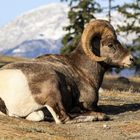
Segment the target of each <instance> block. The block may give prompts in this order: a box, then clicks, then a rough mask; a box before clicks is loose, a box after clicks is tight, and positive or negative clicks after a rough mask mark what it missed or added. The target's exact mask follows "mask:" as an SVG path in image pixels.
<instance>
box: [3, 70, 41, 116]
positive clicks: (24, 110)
mask: <svg viewBox="0 0 140 140" xmlns="http://www.w3.org/2000/svg"><path fill="white" fill-rule="evenodd" d="M0 98H2V100H3V101H4V103H5V105H6V108H7V110H8V112H7V114H8V115H10V116H15V117H25V116H27V115H28V114H30V113H31V112H34V111H35V110H38V109H40V108H41V107H42V106H41V105H39V104H37V103H36V102H35V100H34V98H33V96H32V94H31V91H30V89H29V85H28V81H27V78H26V76H25V74H24V73H23V72H22V71H21V70H16V69H8V70H0Z"/></svg>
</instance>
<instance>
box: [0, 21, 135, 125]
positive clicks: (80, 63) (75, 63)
mask: <svg viewBox="0 0 140 140" xmlns="http://www.w3.org/2000/svg"><path fill="white" fill-rule="evenodd" d="M132 63H133V57H132V55H131V54H130V53H129V52H128V51H127V50H126V49H125V48H123V47H122V45H121V44H120V42H119V41H118V40H117V36H116V34H115V30H114V28H113V27H112V26H111V25H110V24H109V22H108V21H105V20H95V21H91V22H90V23H89V24H88V25H87V26H86V27H85V29H84V31H83V34H82V36H81V41H80V43H79V45H78V46H77V48H76V49H75V50H74V51H73V52H72V53H70V54H68V55H44V56H41V57H38V58H37V59H36V60H34V61H30V62H28V61H25V62H16V63H11V64H8V65H6V66H4V67H3V68H2V69H1V70H0V98H1V100H2V101H3V102H4V103H5V106H6V111H5V112H6V114H7V115H9V116H15V117H25V118H26V119H28V120H34V121H41V120H43V119H44V113H43V112H42V111H41V108H43V107H46V108H47V109H48V110H49V112H50V113H51V115H52V116H53V118H54V120H55V122H56V123H62V122H63V123H64V122H69V121H70V119H69V118H70V117H69V116H70V115H69V113H70V112H71V111H72V110H73V109H74V108H76V107H78V108H80V110H82V111H85V112H87V111H94V110H96V109H98V106H97V103H98V90H99V88H100V86H101V83H102V80H103V76H104V73H105V72H106V71H107V70H108V69H109V68H111V67H129V66H130V65H131V64H132ZM96 115H97V116H96V117H95V116H94V115H93V118H94V119H95V118H96V119H98V120H100V119H101V120H102V119H105V118H104V117H103V118H100V116H99V115H98V113H97V114H96ZM79 118H80V117H79ZM81 118H82V117H81ZM81 118H80V119H81ZM93 118H92V120H94V119H93ZM75 119H77V121H78V117H77V118H73V119H72V120H75ZM72 120H71V121H72Z"/></svg>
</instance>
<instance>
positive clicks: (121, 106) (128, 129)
mask: <svg viewBox="0 0 140 140" xmlns="http://www.w3.org/2000/svg"><path fill="white" fill-rule="evenodd" d="M114 81H115V79H114V78H108V79H107V80H106V81H104V86H105V87H106V88H105V89H104V91H103V92H102V93H101V94H100V101H99V105H100V107H101V108H102V110H103V112H105V113H106V114H107V115H108V116H110V118H111V120H110V121H102V122H93V123H78V124H61V125H56V124H55V123H54V122H52V123H49V122H45V121H44V122H31V121H27V120H24V119H20V118H12V117H8V116H2V115H0V139H6V140H7V139H8V140H11V139H12V140H13V139H15V140H26V139H27V140H30V139H31V140H44V139H45V140H103V139H104V140H131V139H133V140H134V139H135V140H139V139H140V92H139V91H140V87H139V86H140V78H136V79H135V78H133V79H130V81H131V82H130V84H129V85H125V86H124V89H123V86H122V84H120V85H119V83H118V84H117V83H114ZM115 82H117V80H116V81H115ZM135 83H137V84H135ZM116 85H117V87H116ZM132 89H133V90H132Z"/></svg>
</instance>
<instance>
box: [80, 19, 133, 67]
mask: <svg viewBox="0 0 140 140" xmlns="http://www.w3.org/2000/svg"><path fill="white" fill-rule="evenodd" d="M81 43H82V48H83V50H84V52H85V54H86V55H87V56H88V57H89V58H90V59H92V60H93V61H97V62H104V63H106V64H108V65H110V66H116V67H129V66H131V65H132V64H133V62H134V59H133V56H132V55H131V54H130V53H129V51H128V50H127V49H126V48H124V47H123V46H122V45H121V43H120V42H119V41H118V40H117V36H116V33H115V30H114V28H113V27H112V26H111V25H110V23H109V22H108V21H105V20H95V21H91V22H90V23H89V24H88V25H87V26H86V27H85V29H84V32H83V34H82V38H81Z"/></svg>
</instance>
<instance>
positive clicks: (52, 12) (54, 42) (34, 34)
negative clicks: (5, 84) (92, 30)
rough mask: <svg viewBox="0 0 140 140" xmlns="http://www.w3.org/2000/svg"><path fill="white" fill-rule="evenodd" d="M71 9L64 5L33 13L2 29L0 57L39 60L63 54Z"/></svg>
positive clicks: (44, 7)
mask: <svg viewBox="0 0 140 140" xmlns="http://www.w3.org/2000/svg"><path fill="white" fill-rule="evenodd" d="M68 9H69V8H68V7H67V6H66V5H64V4H61V3H54V4H49V5H46V6H42V7H39V8H37V9H34V10H31V11H29V12H26V13H24V14H22V15H21V16H19V17H17V18H16V19H15V20H13V21H11V22H10V23H9V24H7V25H5V26H4V27H1V28H0V54H6V55H16V56H24V57H36V56H38V55H41V54H43V53H59V50H60V47H61V38H62V36H63V35H64V34H65V32H64V30H63V27H64V26H66V25H67V24H68V18H67V12H68Z"/></svg>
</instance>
